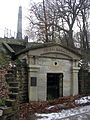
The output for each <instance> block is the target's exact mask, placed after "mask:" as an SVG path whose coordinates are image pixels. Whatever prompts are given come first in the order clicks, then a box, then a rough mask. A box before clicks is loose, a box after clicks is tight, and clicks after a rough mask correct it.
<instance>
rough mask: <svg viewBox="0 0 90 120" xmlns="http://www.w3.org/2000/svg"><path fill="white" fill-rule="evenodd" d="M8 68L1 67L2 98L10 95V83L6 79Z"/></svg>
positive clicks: (0, 96)
mask: <svg viewBox="0 0 90 120" xmlns="http://www.w3.org/2000/svg"><path fill="white" fill-rule="evenodd" d="M6 73H7V70H6V69H3V68H2V69H0V98H7V97H8V85H7V83H6V80H5V74H6Z"/></svg>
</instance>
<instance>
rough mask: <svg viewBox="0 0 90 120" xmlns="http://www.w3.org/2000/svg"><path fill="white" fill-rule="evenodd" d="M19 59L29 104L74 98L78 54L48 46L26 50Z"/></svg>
mask: <svg viewBox="0 0 90 120" xmlns="http://www.w3.org/2000/svg"><path fill="white" fill-rule="evenodd" d="M19 58H20V59H26V60H27V64H28V92H29V101H46V100H49V99H54V98H58V97H62V96H69V95H77V94H78V71H79V67H78V62H79V60H80V54H79V53H78V52H75V51H74V50H71V49H68V48H66V47H63V46H62V45H60V44H53V43H50V44H41V45H37V46H34V47H30V48H28V49H27V50H25V51H23V52H22V53H21V54H20V56H19Z"/></svg>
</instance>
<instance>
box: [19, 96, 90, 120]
mask: <svg viewBox="0 0 90 120" xmlns="http://www.w3.org/2000/svg"><path fill="white" fill-rule="evenodd" d="M85 105H90V95H76V96H67V97H60V98H58V99H54V100H50V101H38V102H35V101H32V102H30V103H23V104H21V105H20V107H19V116H20V120H34V113H53V112H60V111H62V110H63V109H64V110H67V109H70V108H75V107H78V106H85Z"/></svg>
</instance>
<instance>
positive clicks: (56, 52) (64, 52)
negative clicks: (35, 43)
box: [29, 45, 80, 59]
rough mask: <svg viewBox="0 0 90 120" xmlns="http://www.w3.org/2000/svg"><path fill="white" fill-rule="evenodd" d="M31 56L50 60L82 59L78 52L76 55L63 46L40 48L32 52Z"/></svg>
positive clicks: (30, 52)
mask: <svg viewBox="0 0 90 120" xmlns="http://www.w3.org/2000/svg"><path fill="white" fill-rule="evenodd" d="M29 54H30V55H37V56H42V57H50V58H62V59H80V54H78V52H76V53H75V52H74V51H72V50H69V49H67V48H65V47H63V46H61V45H52V46H45V47H44V46H43V47H38V48H35V49H32V50H30V51H29Z"/></svg>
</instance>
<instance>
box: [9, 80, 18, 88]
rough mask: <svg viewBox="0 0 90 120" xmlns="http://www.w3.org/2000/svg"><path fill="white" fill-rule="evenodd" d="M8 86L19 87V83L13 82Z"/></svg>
mask: <svg viewBox="0 0 90 120" xmlns="http://www.w3.org/2000/svg"><path fill="white" fill-rule="evenodd" d="M8 84H9V86H10V87H18V84H19V83H18V82H14V81H13V82H9V83H8Z"/></svg>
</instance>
